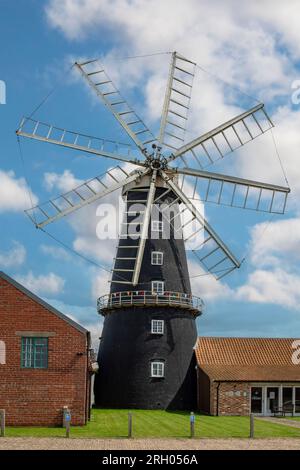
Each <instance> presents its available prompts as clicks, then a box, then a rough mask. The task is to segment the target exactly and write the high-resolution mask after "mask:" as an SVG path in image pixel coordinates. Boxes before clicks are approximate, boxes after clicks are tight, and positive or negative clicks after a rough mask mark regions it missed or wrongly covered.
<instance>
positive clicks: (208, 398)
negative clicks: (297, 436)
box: [196, 337, 300, 416]
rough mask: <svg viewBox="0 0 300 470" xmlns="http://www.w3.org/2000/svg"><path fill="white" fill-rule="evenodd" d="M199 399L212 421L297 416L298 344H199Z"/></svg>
mask: <svg viewBox="0 0 300 470" xmlns="http://www.w3.org/2000/svg"><path fill="white" fill-rule="evenodd" d="M196 359H197V383H198V390H197V397H198V408H199V410H200V411H202V412H204V413H208V414H212V415H248V414H249V413H251V412H252V413H255V414H257V415H264V416H268V415H273V414H274V413H275V414H283V413H286V414H294V415H295V416H297V415H298V416H300V360H299V359H300V341H299V340H294V339H291V338H289V339H286V338H207V337H202V338H198V342H197V345H196Z"/></svg>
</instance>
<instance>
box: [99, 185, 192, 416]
mask: <svg viewBox="0 0 300 470" xmlns="http://www.w3.org/2000/svg"><path fill="white" fill-rule="evenodd" d="M147 179H148V180H149V177H145V178H143V179H142V181H141V182H140V183H139V185H137V184H135V187H134V188H133V187H130V186H129V187H125V188H124V191H123V196H124V197H125V198H126V201H127V209H126V214H125V219H124V224H123V227H124V229H125V231H126V229H128V228H129V229H130V227H132V228H133V229H134V230H136V226H137V225H138V222H136V220H137V214H138V215H139V213H140V211H141V209H143V208H144V209H145V204H146V202H147V197H148V194H149V186H148V187H145V185H146V184H147ZM166 193H167V194H166ZM165 194H166V195H165ZM154 199H155V201H156V204H157V205H156V208H157V207H160V211H155V210H154V211H152V217H151V221H150V223H149V229H148V238H147V240H146V243H145V250H144V254H143V259H142V265H141V270H140V276H139V280H138V284H137V285H136V286H134V288H133V286H132V283H131V279H132V273H133V271H134V267H135V263H136V256H137V249H138V245H139V237H138V235H137V236H133V237H132V236H129V235H128V234H125V233H124V235H123V236H121V237H120V241H119V245H118V249H117V255H116V260H115V264H114V270H113V276H112V283H111V290H110V294H109V296H106V297H103V298H100V299H99V311H100V312H101V313H102V314H103V315H104V317H105V319H104V327H103V333H102V337H101V342H100V349H99V356H98V362H99V366H100V370H99V374H98V375H97V376H96V380H95V397H96V405H97V406H101V407H116V408H118V407H126V408H149V409H151V408H152V409H154V408H162V409H166V408H173V409H193V408H194V407H195V406H196V382H195V380H196V371H195V363H194V355H193V347H194V345H195V342H196V339H197V329H196V322H195V319H196V317H197V315H199V313H200V310H199V309H200V308H201V301H200V299H196V298H193V297H192V295H191V286H190V281H189V273H188V267H187V260H186V252H185V247H184V241H183V239H182V236H181V227H180V226H178V224H177V226H178V228H179V230H178V233H175V231H176V224H175V223H174V222H173V223H170V219H169V218H167V217H165V216H164V210H163V209H162V207H165V208H167V207H171V208H172V211H171V214H170V215H171V218H173V220H174V221H175V220H176V215H177V216H179V213H178V212H179V206H178V204H177V203H176V197H175V195H174V194H173V193H172V192H170V191H168V190H167V191H166V188H165V187H164V184H163V181H159V180H158V184H157V187H156V189H155V198H154ZM174 202H175V203H174ZM142 212H143V210H142V211H141V218H142ZM179 218H180V217H179ZM140 230H141V227H138V228H137V230H136V231H137V232H138V231H140ZM127 231H128V230H127ZM126 281H127V282H126Z"/></svg>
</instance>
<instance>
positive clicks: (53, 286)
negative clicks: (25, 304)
mask: <svg viewBox="0 0 300 470" xmlns="http://www.w3.org/2000/svg"><path fill="white" fill-rule="evenodd" d="M17 280H18V282H20V284H23V285H24V286H25V287H27V289H29V290H31V291H32V292H34V293H35V294H38V295H55V294H59V293H61V292H63V288H64V284H65V280H64V279H63V278H62V277H60V276H58V275H57V274H54V273H52V272H50V273H49V274H41V275H38V276H35V275H34V274H33V273H32V271H29V272H28V274H26V275H24V276H17Z"/></svg>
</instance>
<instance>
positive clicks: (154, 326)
mask: <svg viewBox="0 0 300 470" xmlns="http://www.w3.org/2000/svg"><path fill="white" fill-rule="evenodd" d="M151 333H152V334H154V335H163V334H164V320H152V321H151Z"/></svg>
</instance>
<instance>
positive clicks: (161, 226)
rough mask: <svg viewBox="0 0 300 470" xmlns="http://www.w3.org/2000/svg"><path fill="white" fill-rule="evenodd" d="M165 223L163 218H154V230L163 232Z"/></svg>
mask: <svg viewBox="0 0 300 470" xmlns="http://www.w3.org/2000/svg"><path fill="white" fill-rule="evenodd" d="M163 229H164V223H163V222H162V221H161V220H152V231H153V232H163Z"/></svg>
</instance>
